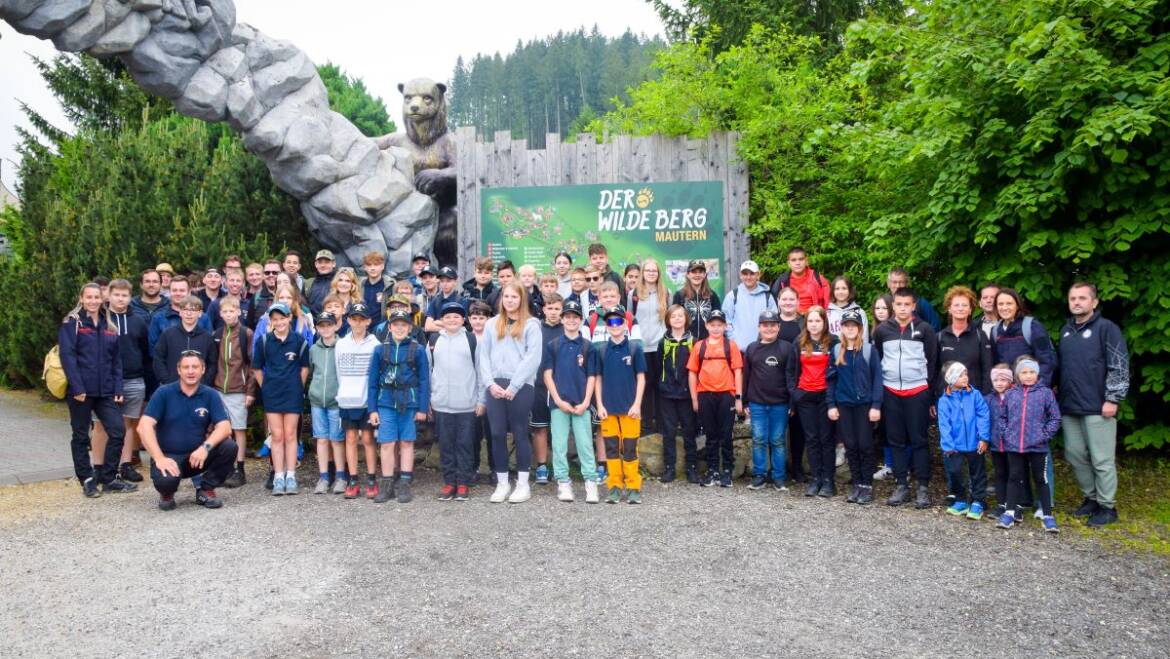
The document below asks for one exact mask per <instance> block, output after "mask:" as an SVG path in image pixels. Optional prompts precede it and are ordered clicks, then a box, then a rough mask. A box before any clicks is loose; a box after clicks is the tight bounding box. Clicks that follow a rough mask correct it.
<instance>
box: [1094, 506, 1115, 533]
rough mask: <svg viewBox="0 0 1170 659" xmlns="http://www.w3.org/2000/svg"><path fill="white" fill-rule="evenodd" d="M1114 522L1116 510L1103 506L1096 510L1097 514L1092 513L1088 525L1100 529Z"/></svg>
mask: <svg viewBox="0 0 1170 659" xmlns="http://www.w3.org/2000/svg"><path fill="white" fill-rule="evenodd" d="M1116 521H1117V509H1116V508H1106V507H1105V506H1100V507H1098V508H1097V512H1095V513H1093V514H1092V516H1091V517H1089V521H1088V525H1089V526H1091V527H1093V528H1101V527H1102V526H1108V525H1109V524H1113V523H1114V522H1116Z"/></svg>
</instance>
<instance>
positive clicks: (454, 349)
mask: <svg viewBox="0 0 1170 659" xmlns="http://www.w3.org/2000/svg"><path fill="white" fill-rule="evenodd" d="M466 334H467V330H465V329H462V328H460V330H459V331H458V332H457V333H455V334H448V333H447V332H446V331H442V332H439V333H438V335H437V336H436V337H435V347H434V349H433V351H432V353H431V364H432V368H431V409H433V410H434V411H436V412H444V413H447V414H465V413H467V412H474V411H475V406H476V405H477V404H480V403H483V391H484V390H483V389H482V388H481V387H480V384H479V378H478V371H479V368H478V364H477V363H476V362H477V361H478V360H479V355H480V354H481V353H480V350H482V348H480V347H479V345H476V348H475V358H474V359H473V358H472V356H471V346H470V345H469V344H468V341H467V337H466V336H465V335H466Z"/></svg>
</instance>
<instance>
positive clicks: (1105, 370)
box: [1060, 311, 1129, 416]
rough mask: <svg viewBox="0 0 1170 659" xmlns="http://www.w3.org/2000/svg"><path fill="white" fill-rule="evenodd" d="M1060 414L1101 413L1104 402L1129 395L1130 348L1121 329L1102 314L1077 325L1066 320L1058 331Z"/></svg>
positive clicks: (1119, 399)
mask: <svg viewBox="0 0 1170 659" xmlns="http://www.w3.org/2000/svg"><path fill="white" fill-rule="evenodd" d="M1060 363H1061V369H1060V411H1061V412H1064V413H1065V414H1072V415H1075V416H1095V415H1098V414H1100V413H1101V407H1102V406H1104V405H1105V401H1109V402H1111V403H1120V402H1121V401H1123V400H1125V397H1126V395H1128V394H1129V349H1128V348H1126V346H1125V336H1124V335H1123V334H1122V333H1121V328H1120V327H1118V326H1117V325H1116V324H1114V323H1113V322H1112V321H1110V320H1108V319H1105V318H1102V317H1101V312H1100V311H1097V312H1094V313H1093V316H1092V318H1089V320H1088V321H1087V322H1086V323H1085V324H1083V325H1078V324H1077V322H1076V320H1075V319H1073V318H1069V319H1068V322H1067V323H1065V325H1064V329H1062V330H1061V331H1060Z"/></svg>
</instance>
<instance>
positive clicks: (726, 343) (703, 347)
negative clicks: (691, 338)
mask: <svg viewBox="0 0 1170 659" xmlns="http://www.w3.org/2000/svg"><path fill="white" fill-rule="evenodd" d="M723 358H724V359H726V360H727V367H728V368H731V367H732V366H731V340H730V339H728V338H727V335H726V334H724V335H723ZM705 361H707V339H703V342H702V343H701V344H699V367H700V368H702V365H703V362H705Z"/></svg>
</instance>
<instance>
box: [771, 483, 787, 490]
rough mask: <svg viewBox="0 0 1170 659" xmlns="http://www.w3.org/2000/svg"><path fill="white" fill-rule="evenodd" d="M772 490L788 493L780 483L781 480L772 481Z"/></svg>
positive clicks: (785, 487)
mask: <svg viewBox="0 0 1170 659" xmlns="http://www.w3.org/2000/svg"><path fill="white" fill-rule="evenodd" d="M772 488H773V489H774V490H776V491H777V492H787V491H788V486H787V485H785V484H784V481H782V480H780V481H778V480H773V481H772Z"/></svg>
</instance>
